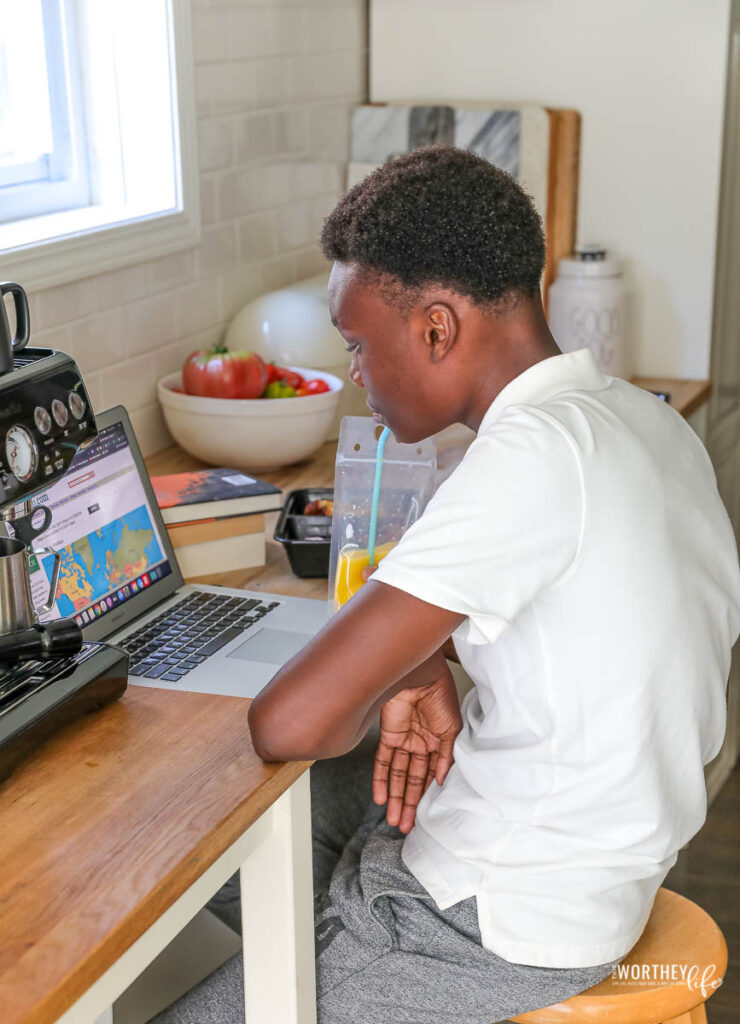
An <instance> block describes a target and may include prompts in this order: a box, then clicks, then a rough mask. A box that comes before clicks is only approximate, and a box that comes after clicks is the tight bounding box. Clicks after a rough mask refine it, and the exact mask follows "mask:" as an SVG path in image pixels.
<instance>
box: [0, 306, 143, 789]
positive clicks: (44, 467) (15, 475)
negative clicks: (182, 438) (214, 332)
mask: <svg viewBox="0 0 740 1024" xmlns="http://www.w3.org/2000/svg"><path fill="white" fill-rule="evenodd" d="M0 301H2V300H1V299H0ZM96 435H97V430H96V426H95V416H94V413H93V409H92V405H91V403H90V397H89V395H88V393H87V389H86V388H85V383H84V381H83V379H82V376H81V374H80V371H79V369H78V367H77V364H76V363H75V361H74V360H73V359H72V358H71V357H70V356H69V355H67V354H65V353H63V352H57V351H54V350H53V349H45V348H27V347H23V348H22V350H21V351H16V352H14V353H13V356H12V367H11V368H10V369H9V370H8V371H7V372H5V373H0V509H2V510H3V513H4V515H3V517H4V518H5V519H6V524H5V525H6V527H7V528H8V529H7V531H6V532H9V533H13V532H14V527H13V515H12V510H13V509H16V508H19V509H21V510H22V508H23V506H22V503H23V502H27V501H28V500H29V499H31V500H32V499H33V497H34V495H36V494H38V493H40V492H42V491H45V490H46V489H47V488H48V487H49V486H50V485H51V484H52V483H54V482H55V481H56V480H58V479H59V478H60V477H63V476H64V475H65V473H66V472H67V471H68V470H69V468H70V465H71V463H72V460H73V459H74V456H75V453H76V452H77V451H78V449H80V448H82V447H85V446H86V445H88V444H90V442H91V441H93V440H94V438H95V437H96ZM9 510H11V511H10V515H8V512H9ZM26 510H27V506H26ZM22 521H23V520H22V518H21V519H19V520H18V526H20V525H21V523H22ZM39 543H40V544H42V545H43V538H41V539H40V541H39ZM11 638H12V634H6V636H5V638H4V639H5V641H6V642H7V641H8V640H9V639H11ZM127 679H128V657H127V655H126V654H125V653H124V652H123V651H121V650H120V649H118V648H116V647H113V646H111V645H107V644H104V643H87V642H83V643H82V648H81V650H80V651H79V652H78V653H76V654H73V655H71V656H69V655H68V656H66V657H59V658H50V659H45V658H39V659H38V660H18V659H16V660H3V661H0V782H2V781H3V780H4V779H5V778H7V776H8V775H9V774H10V773H11V772H12V771H13V769H14V767H15V766H16V764H17V763H18V762H19V761H20V760H21V759H22V758H23V757H25V756H26V755H27V754H28V753H30V752H31V751H32V750H33V749H34V748H35V747H37V746H38V745H39V744H40V743H41V742H43V741H44V740H46V739H47V738H49V737H50V736H51V735H52V734H53V733H55V732H56V731H58V730H59V729H60V728H62V727H63V726H64V725H66V724H67V723H68V722H70V721H71V720H72V719H74V718H78V717H79V716H80V715H82V714H84V713H85V712H87V711H91V710H95V709H97V708H100V707H102V706H103V705H104V704H107V703H109V702H110V701H111V700H114V699H115V698H116V697H119V696H120V695H121V694H122V693H123V692H124V691H125V689H126V685H127Z"/></svg>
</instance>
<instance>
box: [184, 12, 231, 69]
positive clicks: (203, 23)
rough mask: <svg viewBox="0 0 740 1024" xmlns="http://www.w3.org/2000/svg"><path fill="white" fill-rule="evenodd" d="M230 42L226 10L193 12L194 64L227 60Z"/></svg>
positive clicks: (228, 20) (229, 26)
mask: <svg viewBox="0 0 740 1024" xmlns="http://www.w3.org/2000/svg"><path fill="white" fill-rule="evenodd" d="M230 42H231V24H230V16H229V11H228V10H225V9H221V10H205V11H204V10H197V11H194V12H193V56H194V58H195V63H196V64H202V63H204V62H206V61H214V60H227V59H228V57H229V49H230Z"/></svg>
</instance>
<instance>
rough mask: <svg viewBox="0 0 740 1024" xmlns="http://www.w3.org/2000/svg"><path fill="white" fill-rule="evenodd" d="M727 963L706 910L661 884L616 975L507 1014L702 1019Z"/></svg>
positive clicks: (592, 1022)
mask: <svg viewBox="0 0 740 1024" xmlns="http://www.w3.org/2000/svg"><path fill="white" fill-rule="evenodd" d="M661 968H663V970H662V971H661ZM726 968H727V945H726V944H725V939H724V936H723V934H722V932H721V931H720V930H719V928H718V927H717V925H716V924H715V923H714V921H713V920H712V918H711V917H710V916H709V914H707V913H706V912H705V911H704V910H702V909H701V907H697V905H696V904H695V903H692V902H691V900H687V899H685V898H684V897H683V896H679V895H678V893H675V892H671V890H670V889H659V890H658V893H657V895H656V897H655V903H654V904H653V909H652V912H651V914H650V919H649V920H648V923H647V925H646V926H645V931H644V932H643V933H642V935H641V936H640V938H639V940H638V942H637V943H636V945H635V946H634V948H633V949H632V950H630V952H629V953H628V954H627V956H626V957H625V958H624V960H623V961H622V963H621V964H619V965H618V967H617V968H616V970H615V974H616V975H617V977H614V976H612V975H610V976H609V977H608V978H605V979H604V981H600V982H599V984H598V985H594V986H593V988H589V989H587V990H586V991H585V992H581V993H580V995H577V996H573V997H572V998H571V999H566V1001H565V1002H564V1003H558V1004H557V1005H555V1006H545V1007H543V1008H542V1009H541V1010H532V1011H531V1012H530V1013H522V1014H520V1015H519V1016H518V1017H512V1018H511V1020H512V1021H517V1022H518V1024H706V1020H707V1015H706V1011H705V1009H704V1003H705V1002H706V1000H707V999H708V998H709V997H710V996H711V995H712V994H713V992H714V991H715V989H716V988H717V985H718V984H719V982H720V981H721V980H722V978H723V977H724V973H725V969H726ZM681 970H683V971H684V974H683V975H682V974H681V973H680V971H681ZM620 972H621V973H620ZM687 976H688V978H689V981H688V982H687V980H686V978H687Z"/></svg>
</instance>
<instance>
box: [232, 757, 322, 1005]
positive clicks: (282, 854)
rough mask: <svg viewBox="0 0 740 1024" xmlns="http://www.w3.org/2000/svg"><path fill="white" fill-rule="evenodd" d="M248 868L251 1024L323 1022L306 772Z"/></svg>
mask: <svg viewBox="0 0 740 1024" xmlns="http://www.w3.org/2000/svg"><path fill="white" fill-rule="evenodd" d="M268 815H271V817H272V828H271V831H270V833H269V835H267V836H266V837H265V838H264V839H263V840H262V842H260V843H259V845H258V846H256V847H255V848H254V849H253V850H252V851H251V852H250V854H249V856H248V857H247V859H246V860H245V861H244V863H243V864H242V867H241V871H240V877H241V901H242V946H243V953H244V1001H245V1009H246V1020H247V1024H275V1022H276V1021H280V1022H281V1024H316V975H315V964H314V925H313V879H312V867H311V790H310V783H309V773H308V772H305V773H304V774H303V775H301V777H300V778H299V779H297V780H296V781H295V782H294V783H293V785H292V786H291V787H290V789H289V790H287V791H286V792H285V793H283V795H282V796H281V797H280V798H279V800H277V801H276V802H275V803H274V804H273V806H272V807H271V808H270V810H269V811H267V812H265V817H267V816H268Z"/></svg>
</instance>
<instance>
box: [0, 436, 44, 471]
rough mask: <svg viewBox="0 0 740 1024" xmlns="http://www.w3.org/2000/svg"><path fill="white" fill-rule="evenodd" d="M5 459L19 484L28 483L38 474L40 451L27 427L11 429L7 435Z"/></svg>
mask: <svg viewBox="0 0 740 1024" xmlns="http://www.w3.org/2000/svg"><path fill="white" fill-rule="evenodd" d="M5 458H6V459H7V461H8V467H9V469H10V472H11V473H12V474H13V476H14V477H15V478H16V480H17V481H18V483H20V484H25V483H28V481H29V480H30V479H31V477H32V476H33V474H34V473H35V472H36V466H37V465H38V461H39V450H38V448H37V447H36V442H35V441H34V439H33V438H32V437H31V435H30V434H29V432H28V431H27V430H26V428H25V427H21V426H14V427H11V428H10V430H9V431H8V433H7V434H6V435H5Z"/></svg>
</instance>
